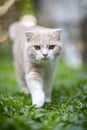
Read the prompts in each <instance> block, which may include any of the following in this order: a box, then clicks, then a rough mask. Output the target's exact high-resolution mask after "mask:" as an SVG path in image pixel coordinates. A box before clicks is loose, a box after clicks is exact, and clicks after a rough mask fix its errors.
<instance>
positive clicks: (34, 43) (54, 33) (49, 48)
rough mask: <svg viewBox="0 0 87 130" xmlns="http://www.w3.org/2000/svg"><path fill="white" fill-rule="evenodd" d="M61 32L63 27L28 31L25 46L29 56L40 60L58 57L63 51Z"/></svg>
mask: <svg viewBox="0 0 87 130" xmlns="http://www.w3.org/2000/svg"><path fill="white" fill-rule="evenodd" d="M60 34H61V29H44V30H34V31H27V32H26V33H25V36H26V45H25V46H26V52H27V55H28V57H29V58H30V59H31V60H33V61H39V62H41V61H44V62H46V61H52V60H56V59H58V58H59V56H60V54H61V52H62V43H61V42H60Z"/></svg>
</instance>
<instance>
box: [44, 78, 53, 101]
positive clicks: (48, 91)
mask: <svg viewBox="0 0 87 130" xmlns="http://www.w3.org/2000/svg"><path fill="white" fill-rule="evenodd" d="M51 80H52V79H51ZM51 80H50V79H48V81H45V84H44V91H45V95H46V98H45V101H46V102H51V96H52V81H51Z"/></svg>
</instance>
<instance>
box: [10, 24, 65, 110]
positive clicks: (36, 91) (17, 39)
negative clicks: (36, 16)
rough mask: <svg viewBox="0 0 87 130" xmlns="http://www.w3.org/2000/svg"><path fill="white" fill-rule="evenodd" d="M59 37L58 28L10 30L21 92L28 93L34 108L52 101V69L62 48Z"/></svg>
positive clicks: (54, 67) (16, 25) (15, 25)
mask: <svg viewBox="0 0 87 130" xmlns="http://www.w3.org/2000/svg"><path fill="white" fill-rule="evenodd" d="M60 34H61V29H48V28H43V27H40V26H32V27H25V26H23V25H21V24H20V23H15V24H13V25H12V26H11V27H10V37H11V38H12V39H13V41H14V45H13V55H14V63H15V68H16V72H17V76H18V81H19V84H20V86H21V88H22V90H24V91H25V92H27V93H29V92H30V93H31V97H32V104H36V107H37V108H40V107H42V106H43V105H44V102H45V101H47V102H48V101H51V92H52V85H53V79H54V74H55V69H56V65H57V62H58V59H59V57H60V55H61V52H62V47H63V45H62V43H61V42H60Z"/></svg>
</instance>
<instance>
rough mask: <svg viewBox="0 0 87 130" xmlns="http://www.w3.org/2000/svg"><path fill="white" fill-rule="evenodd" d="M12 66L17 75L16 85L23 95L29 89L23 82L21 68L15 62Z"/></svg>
mask: <svg viewBox="0 0 87 130" xmlns="http://www.w3.org/2000/svg"><path fill="white" fill-rule="evenodd" d="M14 65H15V70H16V74H17V80H18V84H19V86H20V89H21V91H22V92H24V93H29V89H28V87H27V85H26V82H25V77H24V72H23V68H22V67H21V65H20V64H19V63H18V62H16V61H15V62H14Z"/></svg>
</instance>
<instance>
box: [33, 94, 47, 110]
mask: <svg viewBox="0 0 87 130" xmlns="http://www.w3.org/2000/svg"><path fill="white" fill-rule="evenodd" d="M44 102H45V94H44V92H43V91H36V92H34V93H33V94H32V104H33V105H36V108H40V107H42V106H43V105H44Z"/></svg>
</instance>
